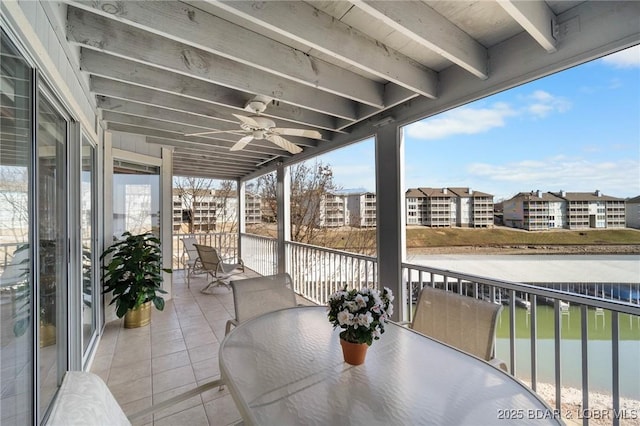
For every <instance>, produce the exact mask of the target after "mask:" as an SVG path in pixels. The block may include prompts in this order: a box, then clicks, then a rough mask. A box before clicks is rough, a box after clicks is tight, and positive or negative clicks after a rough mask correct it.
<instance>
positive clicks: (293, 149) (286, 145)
mask: <svg viewBox="0 0 640 426" xmlns="http://www.w3.org/2000/svg"><path fill="white" fill-rule="evenodd" d="M265 139H266V140H268V141H270V142H273V143H274V144H276V145H278V146H279V147H280V148H282V149H286V150H287V151H289V152H290V153H292V154H298V153H300V152H302V148H300V147H299V146H298V145H295V144H293V143H291V142H289V141H288V140H286V139H285V138H283V137H281V136H278V135H268V136H267V137H266V138H265Z"/></svg>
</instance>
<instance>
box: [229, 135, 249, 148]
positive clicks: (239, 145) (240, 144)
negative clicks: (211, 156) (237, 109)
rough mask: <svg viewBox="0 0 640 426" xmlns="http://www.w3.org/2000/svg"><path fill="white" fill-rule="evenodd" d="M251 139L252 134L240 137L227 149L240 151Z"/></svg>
mask: <svg viewBox="0 0 640 426" xmlns="http://www.w3.org/2000/svg"><path fill="white" fill-rule="evenodd" d="M251 139H253V136H252V135H249V136H245V137H243V138H241V139H240V140H239V141H238V142H236V144H235V145H234V146H232V147H231V148H229V151H240V150H241V149H242V148H244V147H245V146H247V144H248V143H249V142H251Z"/></svg>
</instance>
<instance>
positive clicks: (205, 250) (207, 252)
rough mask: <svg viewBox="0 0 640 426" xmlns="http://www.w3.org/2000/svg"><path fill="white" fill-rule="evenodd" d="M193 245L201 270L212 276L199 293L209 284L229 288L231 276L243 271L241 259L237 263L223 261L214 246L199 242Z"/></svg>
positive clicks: (207, 287) (205, 290)
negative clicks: (211, 279)
mask: <svg viewBox="0 0 640 426" xmlns="http://www.w3.org/2000/svg"><path fill="white" fill-rule="evenodd" d="M194 246H195V248H196V250H197V251H198V258H199V259H200V263H201V264H202V270H203V271H204V272H206V273H208V274H209V275H211V277H212V278H213V281H211V282H210V283H209V284H207V285H206V286H205V287H204V288H203V289H202V290H200V292H201V293H206V292H207V290H208V289H209V288H210V287H211V286H214V287H218V286H224V287H226V288H228V289H230V288H231V287H230V286H229V281H230V278H231V276H233V275H236V274H240V273H242V272H244V263H243V262H242V260H240V259H239V262H238V263H225V262H224V261H223V259H222V258H220V256H219V255H218V251H217V250H216V249H215V248H213V247H210V246H204V245H201V244H194Z"/></svg>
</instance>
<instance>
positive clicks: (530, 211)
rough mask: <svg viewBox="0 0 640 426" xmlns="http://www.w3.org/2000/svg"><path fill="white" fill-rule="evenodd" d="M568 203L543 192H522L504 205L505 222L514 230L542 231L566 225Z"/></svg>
mask: <svg viewBox="0 0 640 426" xmlns="http://www.w3.org/2000/svg"><path fill="white" fill-rule="evenodd" d="M565 205H566V202H565V201H564V200H563V199H562V198H560V197H556V196H555V195H553V194H551V193H548V192H542V191H531V192H520V193H518V194H516V195H515V196H514V197H512V198H511V199H509V200H506V201H504V203H503V222H504V224H505V225H506V226H510V227H512V228H519V229H526V230H527V231H541V230H547V229H553V228H562V227H564V225H565V218H564V213H563V211H564V206H565Z"/></svg>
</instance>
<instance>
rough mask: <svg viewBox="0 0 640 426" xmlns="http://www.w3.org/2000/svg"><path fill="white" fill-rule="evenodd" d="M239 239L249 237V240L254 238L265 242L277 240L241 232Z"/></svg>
mask: <svg viewBox="0 0 640 426" xmlns="http://www.w3.org/2000/svg"><path fill="white" fill-rule="evenodd" d="M240 236H241V237H249V238H256V239H258V240H266V241H278V239H277V238H273V237H265V236H264V235H257V234H248V233H246V232H242V233H241V234H240Z"/></svg>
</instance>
